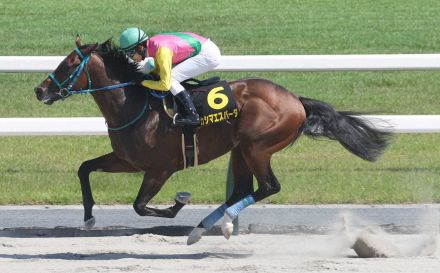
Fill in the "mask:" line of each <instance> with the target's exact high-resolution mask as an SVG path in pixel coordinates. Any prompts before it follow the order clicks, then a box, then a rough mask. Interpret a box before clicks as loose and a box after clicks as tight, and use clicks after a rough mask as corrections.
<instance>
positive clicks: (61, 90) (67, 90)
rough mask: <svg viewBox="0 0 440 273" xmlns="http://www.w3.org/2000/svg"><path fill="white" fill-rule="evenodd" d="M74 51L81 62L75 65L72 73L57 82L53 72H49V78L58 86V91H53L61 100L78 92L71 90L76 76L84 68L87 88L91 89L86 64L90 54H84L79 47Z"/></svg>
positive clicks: (76, 78) (76, 79)
mask: <svg viewBox="0 0 440 273" xmlns="http://www.w3.org/2000/svg"><path fill="white" fill-rule="evenodd" d="M75 51H76V53H77V54H78V56H79V58H80V59H81V63H80V64H79V65H78V66H77V67H76V69H75V71H73V73H72V74H70V75H69V77H67V79H65V80H64V81H63V82H59V81H58V80H57V78H56V77H55V74H54V73H50V74H49V78H50V79H51V80H52V81H53V82H54V83H55V84H56V85H57V86H58V92H55V94H57V95H58V96H60V97H61V99H62V100H64V99H65V98H67V97H69V96H71V95H73V94H77V93H80V92H78V91H73V90H72V88H73V86H74V85H75V83H76V82H77V81H78V78H79V76H80V75H81V73H82V71H83V70H85V72H86V74H87V80H88V90H91V87H92V80H91V79H90V74H89V69H88V65H87V63H88V62H89V60H90V55H87V56H84V55H83V54H82V52H81V51H80V50H79V48H75ZM65 85H67V86H65ZM87 93H90V92H87Z"/></svg>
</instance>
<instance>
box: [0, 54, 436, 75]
mask: <svg viewBox="0 0 440 273" xmlns="http://www.w3.org/2000/svg"><path fill="white" fill-rule="evenodd" d="M63 59H64V57H59V56H0V72H52V71H53V70H54V69H55V68H56V67H57V66H58V64H59V63H60V62H61V61H62V60H63ZM439 69H440V54H368V55H245V56H223V57H222V60H221V63H220V65H219V66H218V67H217V68H216V69H215V70H216V71H379V70H439Z"/></svg>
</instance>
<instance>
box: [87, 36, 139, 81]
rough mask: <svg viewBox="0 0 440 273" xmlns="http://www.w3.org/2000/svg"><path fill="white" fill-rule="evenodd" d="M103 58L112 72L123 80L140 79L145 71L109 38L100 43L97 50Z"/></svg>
mask: <svg viewBox="0 0 440 273" xmlns="http://www.w3.org/2000/svg"><path fill="white" fill-rule="evenodd" d="M95 52H96V53H97V54H98V55H99V56H101V58H102V59H103V61H104V63H105V64H106V67H108V68H109V69H110V70H111V72H112V73H111V74H112V75H113V76H114V77H116V78H117V79H118V80H119V81H121V82H129V81H138V80H140V79H141V78H142V76H143V73H142V72H141V71H140V70H139V68H138V66H137V65H136V63H134V62H130V61H129V59H128V58H127V56H126V55H125V53H124V52H123V51H122V50H121V49H120V48H119V47H118V46H117V45H115V44H114V43H113V41H112V39H111V38H110V39H108V40H107V41H105V42H104V43H102V44H99V45H98V47H97V48H96V51H95Z"/></svg>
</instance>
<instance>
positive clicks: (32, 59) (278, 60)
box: [0, 54, 440, 136]
mask: <svg viewBox="0 0 440 273" xmlns="http://www.w3.org/2000/svg"><path fill="white" fill-rule="evenodd" d="M63 58H64V57H59V56H0V73H1V72H10V73H13V72H18V73H24V72H51V71H53V70H54V69H55V68H56V67H57V66H58V64H59V63H60V62H61V61H62V60H63ZM386 70H440V54H369V55H266V56H260V55H258V56H255V55H247V56H223V57H222V60H221V64H220V65H219V66H218V67H217V69H216V71H386ZM367 118H368V119H371V120H372V121H373V122H374V120H376V121H377V119H383V120H386V121H387V124H385V125H384V124H380V123H377V122H376V125H377V126H378V127H381V126H385V127H389V126H390V125H391V126H392V127H393V130H394V131H395V132H398V133H434V132H440V115H415V116H410V115H394V116H393V115H391V116H368V117H367ZM106 134H107V129H106V127H105V122H104V119H103V118H0V136H23V135H27V136H31V135H106Z"/></svg>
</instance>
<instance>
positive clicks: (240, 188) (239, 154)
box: [35, 37, 390, 244]
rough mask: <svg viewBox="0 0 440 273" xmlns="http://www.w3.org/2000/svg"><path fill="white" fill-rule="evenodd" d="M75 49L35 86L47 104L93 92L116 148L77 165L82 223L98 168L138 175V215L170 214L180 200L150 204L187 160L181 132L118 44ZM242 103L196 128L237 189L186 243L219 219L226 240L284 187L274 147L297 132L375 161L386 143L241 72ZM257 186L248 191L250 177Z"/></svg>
mask: <svg viewBox="0 0 440 273" xmlns="http://www.w3.org/2000/svg"><path fill="white" fill-rule="evenodd" d="M76 45H77V48H76V49H75V50H74V51H72V52H71V53H70V54H69V55H68V56H67V57H66V58H65V59H64V60H63V61H62V62H61V63H60V65H59V66H58V67H57V68H56V70H55V71H54V72H53V73H51V74H50V75H49V77H48V78H47V79H45V80H44V81H43V82H42V83H41V84H40V85H39V86H37V87H36V88H35V93H36V96H37V99H38V100H39V101H42V102H44V103H45V104H48V105H50V104H52V103H53V102H55V101H57V100H59V99H64V98H67V97H68V96H70V95H72V94H74V93H91V94H92V96H93V98H94V100H95V102H96V104H97V105H98V107H99V109H100V110H101V112H102V114H103V116H104V118H105V120H106V122H107V125H108V127H109V130H108V134H109V137H110V140H111V145H112V149H113V151H112V152H111V153H109V154H106V155H103V156H100V157H98V158H95V159H91V160H87V161H84V162H83V163H82V164H81V166H80V167H79V170H78V176H79V179H80V183H81V191H82V197H83V206H84V221H85V224H86V227H88V228H90V227H93V225H94V222H95V218H94V217H93V215H92V207H93V205H94V203H95V202H94V199H93V196H92V191H91V188H90V182H89V175H90V173H91V172H94V171H101V172H110V173H118V172H144V173H145V174H144V178H143V181H142V185H141V187H140V189H139V193H138V195H137V197H136V200H135V201H134V204H133V207H134V210H135V211H136V213H138V214H139V215H141V216H156V217H169V218H172V217H175V215H176V214H177V213H178V212H179V210H180V209H181V208H182V207H183V206H184V205H185V203H186V202H185V201H180V200H178V199H176V203H175V205H174V206H171V207H169V208H166V209H156V208H150V207H148V206H147V204H148V202H149V201H150V200H151V199H152V198H153V197H154V196H155V195H156V194H157V193H158V192H159V191H160V189H161V187H162V186H163V185H164V183H165V182H166V181H167V179H168V178H169V177H170V176H171V175H172V174H173V173H174V172H177V171H179V170H182V168H183V166H184V163H183V161H184V157H183V153H182V147H181V129H180V128H176V127H175V126H173V124H172V121H171V119H170V118H168V117H167V115H166V114H165V112H164V110H163V106H162V102H161V100H158V99H155V98H153V97H151V96H150V95H149V94H150V93H149V92H147V91H146V90H145V89H144V88H143V87H141V86H140V85H137V84H126V83H129V82H139V81H140V79H142V77H143V74H142V73H141V72H139V71H138V68H137V66H136V65H135V64H133V63H130V62H129V61H128V60H127V58H126V57H125V55H124V54H123V53H122V52H121V51H120V50H118V48H117V46H115V45H113V43H112V42H111V41H110V40H108V41H106V42H104V43H102V44H87V45H81V42H80V39H79V37H77V39H76ZM230 87H231V89H232V90H233V96H234V97H235V100H236V102H237V105H238V108H239V109H240V112H239V118H238V119H235V120H232V121H231V122H229V123H220V124H216V125H211V126H203V127H200V128H198V129H197V131H196V132H197V139H198V145H199V164H204V163H207V162H209V161H210V160H213V159H215V158H217V157H219V156H221V155H223V154H225V153H227V152H229V151H231V162H232V165H231V166H232V173H233V176H234V181H235V185H234V189H233V193H232V196H231V197H230V198H229V199H228V200H227V201H226V202H225V203H224V204H223V205H222V206H220V207H219V208H217V209H216V210H215V211H213V212H212V213H211V214H210V215H208V216H207V217H206V218H205V219H204V220H203V221H201V222H200V224H199V225H198V226H197V227H196V228H194V230H193V231H192V232H191V234H190V236H189V237H188V244H192V243H195V242H197V241H198V240H200V238H201V237H202V234H203V232H204V231H206V230H208V229H210V228H211V227H212V226H213V225H214V224H215V223H216V222H217V221H218V220H219V219H220V218H222V217H223V225H222V230H223V233H224V235H225V237H226V238H229V236H230V235H231V233H232V228H233V226H232V220H233V219H234V218H235V217H236V216H237V215H238V213H239V212H240V211H241V210H243V209H244V208H245V207H247V206H249V205H251V204H254V203H255V202H258V201H260V200H262V199H264V198H266V197H268V196H270V195H273V194H276V193H278V192H279V191H280V189H281V187H280V183H279V182H278V180H277V178H276V177H275V174H274V173H273V171H272V168H271V165H270V160H271V157H272V154H274V153H275V152H277V151H280V150H281V149H283V148H285V147H286V146H288V145H290V144H293V143H294V142H295V140H296V139H297V138H298V137H299V136H300V135H301V134H305V135H308V136H312V137H320V136H324V137H328V138H330V139H334V140H337V141H339V143H341V144H342V146H343V147H345V148H346V149H347V150H349V151H350V152H352V153H353V154H355V155H356V156H358V157H360V158H362V159H364V160H368V161H374V160H375V159H377V158H378V156H379V155H380V154H381V153H382V152H383V151H384V150H385V149H386V147H387V145H388V143H389V137H390V134H389V132H385V131H380V130H378V129H376V128H375V127H374V126H372V125H370V124H368V123H367V122H366V121H365V120H364V119H363V118H361V117H359V116H356V115H354V114H353V113H349V112H338V111H335V110H334V109H333V108H332V107H331V106H330V105H328V104H326V103H324V102H320V101H317V100H313V99H308V98H304V97H298V96H296V95H294V94H293V93H291V92H289V91H288V90H287V89H285V88H284V87H282V86H279V85H277V84H275V83H273V82H271V81H269V80H265V79H261V78H246V79H241V80H237V81H233V82H230ZM254 176H255V178H256V179H257V182H258V189H256V190H254V188H253V177H254Z"/></svg>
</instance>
